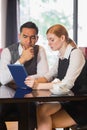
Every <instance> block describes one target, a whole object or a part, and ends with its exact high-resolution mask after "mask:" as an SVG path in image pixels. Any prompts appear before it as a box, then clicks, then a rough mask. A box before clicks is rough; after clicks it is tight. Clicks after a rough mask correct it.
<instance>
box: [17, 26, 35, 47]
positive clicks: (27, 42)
mask: <svg viewBox="0 0 87 130" xmlns="http://www.w3.org/2000/svg"><path fill="white" fill-rule="evenodd" d="M19 39H20V43H21V45H22V46H23V47H24V48H25V49H27V48H29V47H31V46H34V45H35V43H36V42H37V40H38V36H37V34H36V30H35V29H33V28H23V29H22V32H21V33H20V34H19Z"/></svg>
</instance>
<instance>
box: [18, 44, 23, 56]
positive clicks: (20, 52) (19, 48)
mask: <svg viewBox="0 0 87 130" xmlns="http://www.w3.org/2000/svg"><path fill="white" fill-rule="evenodd" d="M18 51H19V55H21V54H22V51H23V48H22V46H21V44H19V47H18Z"/></svg>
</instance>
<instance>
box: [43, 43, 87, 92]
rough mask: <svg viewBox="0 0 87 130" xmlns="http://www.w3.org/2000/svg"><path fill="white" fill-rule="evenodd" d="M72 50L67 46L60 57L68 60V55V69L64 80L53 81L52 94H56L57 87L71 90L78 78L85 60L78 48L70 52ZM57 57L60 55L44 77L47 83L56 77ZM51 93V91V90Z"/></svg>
mask: <svg viewBox="0 0 87 130" xmlns="http://www.w3.org/2000/svg"><path fill="white" fill-rule="evenodd" d="M72 48H73V47H72V46H71V45H70V44H69V45H68V46H67V49H66V51H65V54H64V57H62V58H67V59H68V58H69V55H70V63H69V67H68V70H67V72H66V75H65V77H64V79H62V81H60V80H59V79H56V81H54V84H53V92H54V93H57V91H58V88H59V87H60V88H61V87H62V88H63V87H64V89H65V87H66V89H67V90H68V89H71V88H72V87H73V86H74V82H75V80H76V78H77V77H78V76H79V74H80V72H81V70H82V68H83V66H84V64H85V58H84V56H83V54H82V52H81V50H80V49H79V48H77V49H74V50H73V51H72V52H71V50H72ZM70 53H71V54H70ZM59 57H60V55H58V60H57V62H56V63H55V64H54V66H53V67H52V68H51V69H50V71H49V72H48V73H47V74H45V76H44V77H45V78H46V79H47V80H48V81H52V80H53V78H54V77H56V76H57V73H58V61H59ZM62 71H63V70H62ZM54 89H55V90H54ZM51 91H52V89H51Z"/></svg>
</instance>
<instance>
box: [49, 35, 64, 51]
mask: <svg viewBox="0 0 87 130" xmlns="http://www.w3.org/2000/svg"><path fill="white" fill-rule="evenodd" d="M47 40H48V45H49V46H50V48H51V49H52V50H53V51H57V50H60V49H61V47H62V45H63V39H62V36H61V37H58V36H56V35H55V34H52V33H48V34H47Z"/></svg>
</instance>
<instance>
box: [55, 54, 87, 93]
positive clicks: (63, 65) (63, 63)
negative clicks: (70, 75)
mask: <svg viewBox="0 0 87 130" xmlns="http://www.w3.org/2000/svg"><path fill="white" fill-rule="evenodd" d="M69 61H70V56H69V58H68V59H63V60H61V59H59V66H58V74H57V78H59V79H60V80H62V79H63V78H64V77H65V75H66V73H67V69H68V66H69ZM71 90H72V91H73V92H74V93H79V92H83V93H86V92H87V61H86V63H85V65H84V67H83V69H82V71H81V73H80V75H79V76H78V78H77V79H76V81H75V83H74V86H73V88H72V89H71Z"/></svg>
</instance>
